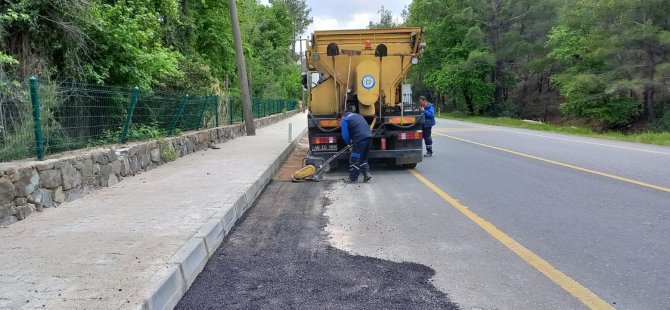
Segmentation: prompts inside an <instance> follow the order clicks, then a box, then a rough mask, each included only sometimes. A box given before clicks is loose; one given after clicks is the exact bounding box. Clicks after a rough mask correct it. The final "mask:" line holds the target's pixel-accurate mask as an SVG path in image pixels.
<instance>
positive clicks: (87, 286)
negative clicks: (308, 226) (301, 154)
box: [0, 114, 307, 309]
mask: <svg viewBox="0 0 670 310" xmlns="http://www.w3.org/2000/svg"><path fill="white" fill-rule="evenodd" d="M289 123H290V124H292V131H293V141H292V143H289V141H288V127H289ZM306 127H307V121H306V115H305V114H297V115H295V116H293V117H291V118H289V119H286V120H283V121H281V122H279V123H276V124H273V125H270V126H267V127H264V128H261V129H259V130H257V135H256V136H255V137H246V136H245V137H240V138H237V139H234V140H231V141H229V142H227V143H224V144H220V145H219V146H220V147H221V149H219V150H213V149H210V150H208V151H203V152H198V153H194V154H191V155H189V156H186V157H184V158H181V159H179V160H177V161H175V162H172V163H168V164H166V165H164V166H161V167H160V168H158V169H155V170H152V171H149V172H147V173H143V174H141V175H139V176H136V177H133V178H129V179H127V180H125V181H124V182H122V183H119V184H117V185H115V186H112V187H109V188H104V189H101V190H98V191H95V192H93V193H91V194H89V195H88V196H86V197H84V198H82V199H79V200H76V201H74V202H70V203H66V204H63V205H62V206H61V207H59V208H55V209H49V210H45V212H42V213H39V214H36V215H34V216H32V217H30V218H28V219H26V220H24V221H21V222H18V223H16V224H13V225H10V226H8V227H5V228H0V257H1V259H0V262H2V264H0V309H19V308H20V309H35V308H36V309H43V308H44V309H129V308H130V309H136V308H145V309H162V308H171V307H172V306H173V305H174V303H176V302H177V301H178V299H179V298H180V297H181V296H182V294H183V293H184V292H185V290H186V288H187V287H188V285H190V283H191V282H192V281H193V280H194V279H195V276H196V275H197V274H198V273H199V272H200V270H201V269H202V267H203V266H204V263H205V262H206V260H207V258H208V257H209V255H211V254H212V253H213V252H214V250H215V249H216V247H218V245H219V244H220V242H221V240H222V239H223V236H224V235H225V234H226V233H227V231H229V230H230V228H231V227H232V225H233V224H234V222H235V221H236V220H237V219H238V218H239V217H240V216H242V214H243V212H244V211H245V210H246V209H247V208H248V207H249V206H250V205H251V203H253V201H254V200H255V198H256V197H257V196H258V194H259V193H260V191H261V190H262V189H263V187H264V186H265V184H266V183H267V181H268V180H269V179H270V178H271V177H272V174H274V172H276V170H277V169H278V168H279V167H280V165H281V163H282V161H283V160H285V159H286V158H287V157H288V155H289V154H290V151H291V150H292V148H293V147H294V146H295V144H296V143H297V139H298V138H299V134H300V133H301V132H303V131H304V130H305V129H306Z"/></svg>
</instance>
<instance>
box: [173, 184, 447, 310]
mask: <svg viewBox="0 0 670 310" xmlns="http://www.w3.org/2000/svg"><path fill="white" fill-rule="evenodd" d="M331 184H332V183H330V182H321V183H290V182H281V181H275V182H273V183H271V184H270V185H268V187H267V188H266V190H265V191H264V192H263V194H262V195H261V197H260V198H259V199H258V201H257V202H256V204H255V205H254V207H253V208H252V209H251V210H249V211H248V213H247V215H246V216H245V217H244V218H243V219H242V220H241V222H240V223H238V225H237V226H236V227H235V228H234V230H233V231H232V232H231V233H230V234H229V235H228V237H227V238H226V240H224V242H223V244H222V245H221V247H220V248H219V249H218V250H217V251H216V252H215V253H214V255H213V256H212V257H211V258H210V260H209V262H208V263H207V265H206V266H205V268H204V270H203V272H202V273H201V274H200V275H199V276H198V278H197V279H196V281H195V283H194V284H193V286H191V288H190V290H189V291H188V292H187V293H186V295H185V296H184V297H183V298H182V300H181V301H180V302H179V304H178V305H177V307H176V308H177V309H458V306H457V305H455V304H453V303H452V302H451V301H450V300H449V298H448V297H447V295H446V294H444V293H443V292H441V291H439V290H437V289H436V288H435V287H434V286H433V285H432V284H431V283H430V279H431V277H432V276H433V275H434V274H435V272H434V271H433V270H432V269H431V268H429V267H427V266H424V265H420V264H414V263H395V262H391V261H387V260H381V259H376V258H370V257H363V256H356V255H351V254H349V253H347V252H345V251H342V250H339V249H336V248H334V247H332V246H331V245H330V244H329V242H328V233H327V232H326V231H325V227H326V225H327V222H328V219H327V217H326V216H324V211H325V209H326V207H327V206H328V203H329V202H328V201H327V199H326V198H325V197H323V193H324V191H325V190H326V189H328V187H329V186H330V185H331ZM361 207H365V206H361Z"/></svg>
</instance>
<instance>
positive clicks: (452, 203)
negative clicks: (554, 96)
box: [189, 121, 670, 309]
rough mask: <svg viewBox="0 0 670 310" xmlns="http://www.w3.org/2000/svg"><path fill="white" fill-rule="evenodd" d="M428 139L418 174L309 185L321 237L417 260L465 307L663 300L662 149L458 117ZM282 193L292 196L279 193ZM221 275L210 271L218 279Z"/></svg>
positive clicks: (668, 293) (667, 285)
mask: <svg viewBox="0 0 670 310" xmlns="http://www.w3.org/2000/svg"><path fill="white" fill-rule="evenodd" d="M435 133H436V134H435V150H436V156H435V157H433V158H431V159H429V160H427V161H426V162H424V163H422V164H420V165H419V166H418V167H417V169H416V170H415V171H406V170H388V169H384V168H380V167H373V168H376V169H374V177H375V178H374V179H373V183H370V184H359V185H346V184H343V183H341V182H337V181H335V180H336V179H337V178H339V177H341V176H342V174H341V173H340V174H331V175H329V176H328V178H329V180H330V181H329V182H324V183H321V184H319V185H317V186H313V187H314V188H313V189H312V192H310V194H309V195H312V196H314V197H321V196H325V197H326V198H327V201H328V202H329V204H328V205H327V206H326V207H325V208H324V209H323V210H322V211H325V217H326V219H327V225H326V227H325V231H326V232H327V235H324V236H327V238H328V241H329V244H331V245H332V246H334V247H336V248H338V249H341V250H344V252H342V253H348V254H351V255H357V256H355V257H369V258H374V259H378V260H379V262H395V263H410V264H412V265H411V266H417V265H416V264H418V266H425V267H427V268H428V270H430V271H431V272H434V274H433V275H432V278H431V282H430V283H431V284H432V285H434V287H435V288H436V289H437V290H439V291H440V292H442V293H445V294H446V296H442V297H440V298H442V300H450V301H452V302H454V303H456V304H458V305H459V306H460V307H461V308H463V309H586V308H592V309H599V308H605V307H614V308H619V309H668V308H670V239H669V238H668V237H669V236H670V165H668V163H669V162H670V148H665V147H657V146H647V145H639V144H631V143H621V142H614V141H607V140H598V139H590V138H579V137H572V136H564V135H558V134H550V133H543V132H535V131H528V130H522V129H511V128H501V127H495V126H484V125H475V124H468V123H463V122H455V121H439V122H438V126H437V127H436V128H435ZM304 186H308V185H304ZM294 191H295V190H294ZM286 199H288V200H291V201H293V202H295V199H296V198H295V197H293V198H290V197H284V198H282V199H275V201H278V202H281V201H284V200H286ZM279 205H280V206H283V205H284V204H282V203H280V204H279ZM287 205H288V208H290V205H291V204H290V203H288V204H287ZM251 212H252V213H251V214H253V212H256V210H252V211H251ZM311 212H312V213H316V215H318V212H319V209H318V208H317V209H312V210H311ZM301 214H302V213H301ZM313 215H314V214H313ZM316 215H314V216H316ZM250 216H251V215H250ZM265 220H266V221H269V223H274V222H272V220H271V219H265ZM303 222H304V219H303V220H299V221H294V222H291V223H292V225H302V226H304V225H309V224H308V223H303ZM300 223H303V224H300ZM257 225H260V223H259V224H257ZM272 225H274V224H272ZM272 227H274V226H272ZM234 235H235V233H233V236H234ZM233 238H234V237H231V240H233ZM269 238H270V240H273V239H272V238H273V237H272V236H270V237H269ZM275 241H277V242H280V243H282V242H285V241H282V238H277V239H276V240H275ZM270 242H271V241H270ZM305 242H312V241H305ZM285 244H286V243H285ZM226 246H227V244H224V246H223V248H225V247H226ZM289 247H295V246H291V245H289ZM235 253H237V254H235ZM338 253H339V252H338ZM232 254H235V255H242V256H244V255H248V253H245V252H244V251H242V252H232ZM232 254H231V255H232ZM311 259H313V260H317V261H320V260H324V259H325V258H324V257H312V258H311ZM289 261H290V259H289ZM353 264H354V265H358V264H359V263H358V262H353ZM361 264H362V263H361ZM349 266H350V267H349V268H354V267H351V265H349ZM392 266H395V267H394V268H400V269H403V268H409V267H402V266H404V265H392ZM224 269H225V268H224ZM206 270H207V269H206ZM217 273H220V274H221V275H225V272H224V271H221V270H219V271H215V270H209V271H207V272H206V273H205V275H206V277H207V278H209V279H210V280H209V281H215V279H219V280H220V281H223V280H222V279H224V278H221V276H220V275H219V278H217ZM397 280H398V281H399V282H401V283H405V285H410V284H411V283H414V284H416V281H415V280H413V278H411V277H409V276H400V277H398V278H397ZM310 281H312V283H314V284H315V285H316V284H317V283H321V282H320V281H321V280H319V279H318V278H311V279H310ZM403 281H409V282H403ZM415 289H416V291H417V292H418V291H421V292H423V294H428V295H421V296H435V295H430V294H432V293H430V294H429V293H428V292H433V289H432V288H430V287H422V289H418V288H415ZM233 292H234V293H235V294H237V296H239V295H240V294H242V295H244V294H245V292H248V288H239V287H238V288H236V289H235V290H234V291H233ZM403 292H407V291H403ZM189 294H190V295H191V296H200V297H199V298H202V299H207V298H210V297H207V296H209V295H208V294H210V295H211V294H215V293H213V292H212V291H210V292H207V291H195V290H193V289H192V291H191V292H189ZM399 294H400V293H399ZM193 298H195V297H193ZM294 300H295V299H294ZM420 300H432V299H430V298H426V299H420ZM363 301H364V299H361V300H359V302H363ZM348 305H349V306H352V305H358V306H359V307H361V308H365V306H364V305H365V304H355V303H354V304H348ZM608 305H609V306H608Z"/></svg>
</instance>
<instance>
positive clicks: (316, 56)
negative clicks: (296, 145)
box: [303, 28, 424, 168]
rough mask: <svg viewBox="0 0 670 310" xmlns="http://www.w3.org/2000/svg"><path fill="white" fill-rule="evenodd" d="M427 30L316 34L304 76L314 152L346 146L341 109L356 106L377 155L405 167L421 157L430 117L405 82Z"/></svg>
mask: <svg viewBox="0 0 670 310" xmlns="http://www.w3.org/2000/svg"><path fill="white" fill-rule="evenodd" d="M421 36H422V32H421V29H420V28H396V29H366V30H335V31H315V32H314V33H313V34H312V38H311V40H310V41H309V42H308V43H307V51H306V55H305V57H306V58H307V65H308V66H307V67H308V70H309V71H310V74H308V75H307V79H306V81H305V80H303V83H304V84H307V85H305V86H306V87H307V88H308V89H309V97H308V107H309V109H308V110H309V113H308V116H307V117H308V124H309V128H308V130H309V145H310V152H311V154H312V157H321V158H329V157H331V156H333V155H335V154H337V152H338V151H340V150H342V149H343V148H344V147H345V146H346V145H345V142H344V141H343V140H342V136H341V131H340V124H339V122H338V120H337V115H338V114H339V113H345V112H346V111H354V112H356V113H359V114H361V115H363V116H364V117H365V119H366V120H367V121H368V124H370V128H371V130H372V132H373V140H372V150H371V151H370V159H371V160H382V161H386V162H387V163H388V164H390V165H393V166H397V167H404V168H414V167H416V165H417V163H419V162H421V160H422V146H423V144H422V138H423V136H422V131H421V130H422V127H423V126H422V125H423V122H424V117H423V114H422V113H421V111H420V110H419V107H418V106H417V105H416V104H413V101H412V91H411V85H408V84H404V81H405V76H406V74H407V72H408V71H409V69H410V68H411V66H412V65H414V64H416V63H417V62H418V57H419V54H420V53H421V51H422V49H423V47H424V46H423V44H422V43H421ZM341 156H342V158H338V159H339V160H344V159H347V158H348V157H347V156H348V154H346V153H345V154H343V155H341ZM335 162H337V161H335Z"/></svg>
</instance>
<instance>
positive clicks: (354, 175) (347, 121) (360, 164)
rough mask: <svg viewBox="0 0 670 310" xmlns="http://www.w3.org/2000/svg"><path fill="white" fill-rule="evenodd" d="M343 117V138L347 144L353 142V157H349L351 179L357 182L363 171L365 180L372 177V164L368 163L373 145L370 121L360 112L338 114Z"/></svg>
mask: <svg viewBox="0 0 670 310" xmlns="http://www.w3.org/2000/svg"><path fill="white" fill-rule="evenodd" d="M338 118H339V119H341V123H340V124H341V128H342V138H343V139H344V142H345V143H347V145H351V144H353V148H352V151H351V158H350V159H349V180H350V181H351V182H357V181H358V177H359V175H360V174H361V173H363V182H368V181H370V180H371V179H372V175H371V174H370V165H368V154H369V153H370V147H371V146H372V132H371V131H370V127H369V125H368V122H366V121H365V118H363V116H361V115H360V114H356V113H353V112H347V113H346V114H345V115H344V116H343V115H342V114H339V115H338Z"/></svg>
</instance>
